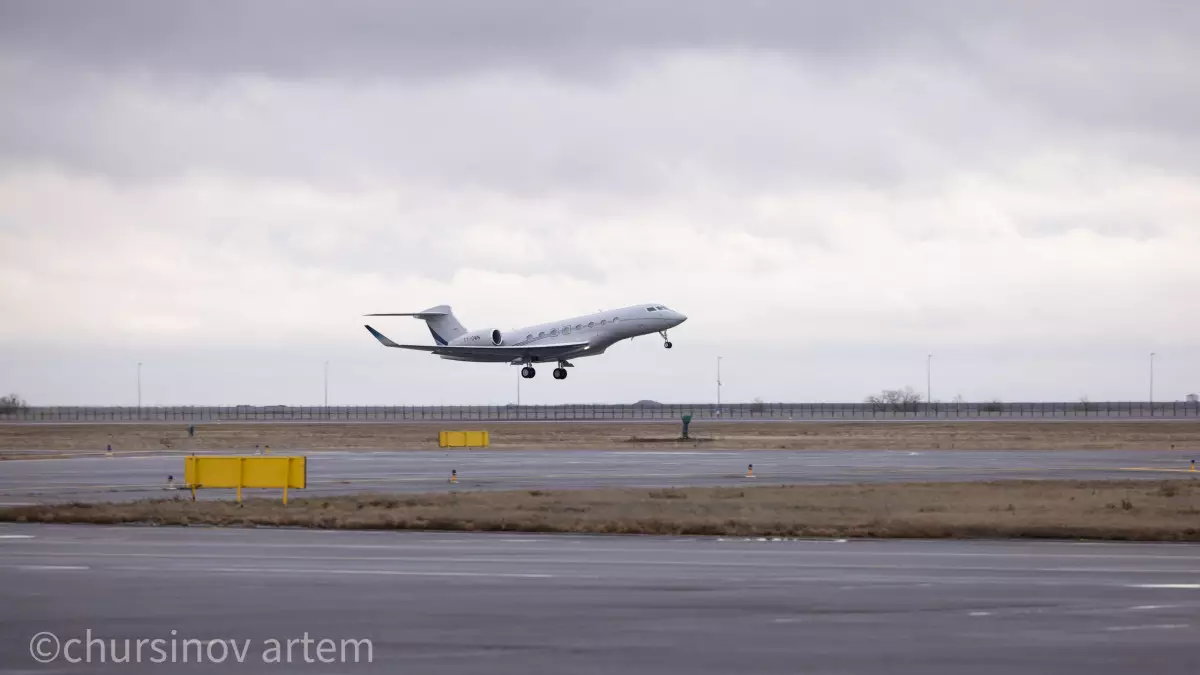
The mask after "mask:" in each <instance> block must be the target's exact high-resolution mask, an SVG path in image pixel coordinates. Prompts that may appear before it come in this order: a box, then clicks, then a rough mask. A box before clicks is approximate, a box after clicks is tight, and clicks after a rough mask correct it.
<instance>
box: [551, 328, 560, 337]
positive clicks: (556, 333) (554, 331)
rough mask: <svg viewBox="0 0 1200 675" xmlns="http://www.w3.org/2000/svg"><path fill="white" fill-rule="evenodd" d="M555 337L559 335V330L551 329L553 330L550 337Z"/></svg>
mask: <svg viewBox="0 0 1200 675" xmlns="http://www.w3.org/2000/svg"><path fill="white" fill-rule="evenodd" d="M555 335H558V329H557V328H551V329H550V337H554V336H555Z"/></svg>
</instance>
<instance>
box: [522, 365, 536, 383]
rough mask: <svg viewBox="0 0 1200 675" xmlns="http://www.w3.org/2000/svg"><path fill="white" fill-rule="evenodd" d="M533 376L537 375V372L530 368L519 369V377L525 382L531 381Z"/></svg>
mask: <svg viewBox="0 0 1200 675" xmlns="http://www.w3.org/2000/svg"><path fill="white" fill-rule="evenodd" d="M534 375H537V371H536V370H534V369H533V368H532V367H530V366H525V367H524V368H522V369H521V377H523V378H525V379H527V380H529V379H533V376H534Z"/></svg>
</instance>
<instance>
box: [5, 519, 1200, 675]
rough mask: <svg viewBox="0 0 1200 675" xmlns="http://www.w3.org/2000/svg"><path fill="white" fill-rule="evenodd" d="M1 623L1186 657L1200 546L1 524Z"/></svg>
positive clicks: (945, 656)
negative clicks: (768, 539)
mask: <svg viewBox="0 0 1200 675" xmlns="http://www.w3.org/2000/svg"><path fill="white" fill-rule="evenodd" d="M0 626H2V628H3V629H2V630H0V673H41V672H96V673H127V672H138V673H151V672H154V673H159V672H171V671H172V670H174V669H175V668H180V669H183V670H184V671H186V672H213V673H217V672H230V671H233V672H245V673H262V672H340V673H390V674H391V673H404V674H408V673H486V674H487V675H495V674H497V673H530V674H536V673H555V674H558V673H613V672H621V673H655V674H659V675H661V674H669V673H678V674H681V675H696V674H698V673H721V674H725V673H789V674H791V673H896V674H906V673H912V674H914V675H939V674H945V675H962V674H963V673H997V674H1003V675H1011V674H1012V673H1080V674H1085V673H1086V674H1087V675H1104V674H1109V673H1112V674H1118V673H1120V674H1124V673H1131V672H1147V673H1155V675H1171V674H1175V673H1178V674H1180V675H1184V674H1189V675H1190V674H1192V673H1196V672H1200V648H1198V646H1197V644H1198V641H1200V640H1198V639H1200V546H1189V545H1172V544H1074V543H1052V542H1042V543H1010V542H949V541H946V542H919V541H916V542H914V541H892V542H877V541H850V542H838V541H830V540H809V541H758V540H753V541H750V540H742V539H730V540H722V539H709V538H639V537H584V536H512V535H470V536H463V535H452V534H437V533H395V532H339V531H295V530H266V529H258V530H220V529H204V528H177V529H166V528H149V527H127V528H111V527H87V526H75V527H72V526H15V525H9V526H2V527H0ZM89 629H90V630H91V631H92V635H91V637H92V638H93V639H97V640H100V641H101V642H100V643H97V644H103V645H104V648H105V649H106V650H107V651H106V653H105V654H104V659H108V661H107V662H101V661H102V659H101V653H100V647H99V646H97V644H94V645H93V648H92V651H91V655H92V663H90V664H86V663H85V664H76V665H73V664H68V663H64V662H63V658H64V657H63V653H62V651H61V647H62V645H64V644H66V643H67V641H68V640H70V639H73V638H74V639H80V640H86V639H87V635H88V634H87V631H88V630H89ZM43 631H46V632H49V633H52V634H53V635H54V638H55V639H57V641H58V645H59V647H58V649H57V650H55V649H54V645H53V644H52V643H48V642H46V640H48V639H49V638H47V637H46V636H45V635H43V636H42V642H41V643H40V645H39V649H41V652H40V653H41V654H43V655H49V654H51V653H55V654H57V655H58V656H57V658H56V659H55V660H54V662H53V663H52V664H51V665H39V664H38V663H36V662H35V661H34V660H33V657H32V656H31V653H30V647H31V641H32V638H34V636H35V635H37V634H39V633H41V632H43ZM306 633H307V634H308V637H309V639H310V640H312V642H310V643H309V652H308V658H310V659H312V660H313V661H315V660H316V659H317V657H318V655H320V656H324V657H325V658H326V659H333V661H334V662H333V663H332V664H321V663H319V662H318V663H312V664H309V663H305V653H304V644H303V643H302V642H300V640H301V639H302V638H303V637H304V636H305V634H306ZM114 639H115V640H117V650H118V652H121V653H123V652H124V650H125V647H124V644H125V642H124V641H125V639H129V640H130V645H131V648H130V649H131V651H132V652H133V653H132V654H131V660H132V661H133V662H132V663H121V664H114V663H111V655H112V654H113V652H112V651H111V649H112V647H113V640H114ZM155 639H158V640H162V642H160V643H159V646H160V648H161V650H162V651H161V652H158V653H156V652H154V651H153V649H152V644H151V643H150V642H149V641H151V640H155ZM187 639H196V640H203V641H205V643H204V645H205V646H204V650H205V651H203V652H202V653H201V654H200V655H199V658H200V659H201V660H202V664H200V665H197V664H195V663H191V664H190V665H187V666H184V665H181V660H182V656H181V654H182V653H183V652H188V653H189V658H190V659H191V660H192V661H193V662H194V661H195V659H196V658H197V654H196V649H195V647H194V646H193V647H191V648H188V647H186V646H184V643H183V641H184V640H187ZM216 639H220V640H234V641H236V642H235V646H237V647H238V648H240V649H243V650H244V652H243V653H244V654H245V657H244V662H243V663H241V664H238V663H236V661H235V659H236V656H234V653H233V652H229V653H228V655H227V656H225V657H224V659H225V661H224V662H222V663H214V661H216V660H218V659H219V658H221V657H222V649H211V648H210V647H208V646H207V641H209V640H216ZM270 639H275V640H278V641H279V646H280V649H279V650H278V653H273V652H272V651H271V649H272V643H270V642H268V640H270ZM322 639H329V640H331V641H333V642H330V643H328V646H330V647H333V648H334V649H333V650H332V651H329V650H326V651H325V652H321V653H318V652H317V651H316V647H317V646H318V645H319V644H320V642H319V641H320V640H322ZM346 639H351V640H364V639H365V640H370V641H371V644H370V655H371V658H372V662H371V663H366V662H365V660H366V658H367V652H366V651H365V649H366V647H365V643H360V653H359V658H360V662H359V663H354V662H353V650H352V649H347V651H346V655H345V657H344V658H345V661H343V660H342V659H343V656H342V654H341V651H340V646H339V645H340V642H341V641H342V640H346ZM138 640H143V641H145V642H144V643H143V644H144V646H145V647H146V649H144V650H143V653H142V656H141V658H140V662H139V659H138V658H137V654H136V644H137V641H138ZM289 640H295V642H294V643H293V652H292V658H291V663H290V664H288V663H287V662H286V660H285V659H286V644H287V642H288V641H289ZM245 641H249V642H248V643H247V642H245ZM172 642H174V644H175V646H176V647H178V648H179V651H177V652H176V655H175V656H174V657H173V660H171V659H172V657H171V656H170V651H169V650H170V646H169V645H171V644H172ZM84 644H86V643H82V642H81V643H78V644H76V645H74V647H72V648H71V651H70V652H69V654H70V655H71V656H72V657H73V658H86V655H87V651H86V649H85V647H84V646H83V645H84ZM189 649H190V651H188V650H189ZM158 654H161V656H159V655H158ZM264 657H266V658H268V659H274V658H275V657H278V659H279V660H280V661H281V663H279V664H272V663H264ZM155 658H160V659H165V660H166V662H165V666H164V665H163V664H161V663H159V664H156V663H154V662H152V659H155Z"/></svg>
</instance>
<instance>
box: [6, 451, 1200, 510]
mask: <svg viewBox="0 0 1200 675" xmlns="http://www.w3.org/2000/svg"><path fill="white" fill-rule="evenodd" d="M1193 455H1194V453H1185V452H1168V451H1163V452H1146V451H1131V452H1113V451H1062V450H1056V451H1045V452H1032V451H1029V452H1026V451H1010V452H985V451H961V452H960V451H952V450H935V451H928V452H916V451H913V452H910V451H849V450H847V451H836V452H832V451H831V452H810V451H782V450H766V451H742V450H737V451H719V450H714V451H707V450H706V451H658V452H656V451H628V450H622V451H611V452H606V451H592V450H571V451H563V450H547V451H520V452H518V451H499V450H488V451H433V452H412V451H406V452H402V453H388V452H361V453H359V452H314V453H308V455H307V456H308V458H309V459H308V480H309V488H308V489H307V490H304V491H302V492H301V493H298V494H299V495H302V496H313V495H321V494H340V493H352V492H365V491H373V492H379V491H387V492H429V491H439V490H449V489H458V490H465V489H486V490H506V489H534V488H536V489H568V488H593V487H641V486H647V487H661V486H707V485H732V484H736V485H744V484H747V483H748V482H749V481H747V479H746V478H745V474H746V469H747V466H748V465H750V464H753V465H754V474H755V479H754V481H753V482H754V483H755V484H777V483H810V484H816V483H860V482H873V481H906V482H908V481H959V480H997V479H1005V478H1008V479H1015V478H1019V479H1114V478H1115V479H1127V478H1167V477H1174V478H1180V477H1186V476H1189V475H1191V476H1198V477H1200V472H1197V473H1189V472H1188V471H1187V469H1188V467H1189V460H1190V459H1191V457H1192V456H1193ZM183 464H184V461H183V456H182V455H180V456H173V457H167V456H153V457H146V456H140V457H137V456H135V457H119V456H118V457H114V458H102V457H101V458H77V459H47V460H21V461H9V462H2V463H0V506H4V505H14V504H25V503H39V502H61V501H71V500H81V501H95V500H128V499H142V498H149V497H163V496H168V495H170V494H171V493H169V492H164V491H163V489H162V488H163V486H164V485H166V482H167V476H168V475H173V476H174V477H175V480H176V482H178V483H179V484H182V483H183ZM451 470H456V471H457V472H458V477H459V482H458V484H457V485H455V486H451V485H449V484H448V482H447V479H448V478H449V476H450V471H451ZM231 492H232V491H229V490H207V491H202V496H204V497H205V498H221V499H227V498H229V496H230V494H231ZM251 494H264V495H265V494H269V491H254V492H252V493H251Z"/></svg>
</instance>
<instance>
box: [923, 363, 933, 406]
mask: <svg viewBox="0 0 1200 675" xmlns="http://www.w3.org/2000/svg"><path fill="white" fill-rule="evenodd" d="M932 405H933V354H930V355H928V356H926V357H925V410H926V411H927V412H928V411H929V410H930V407H931V406H932Z"/></svg>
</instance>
